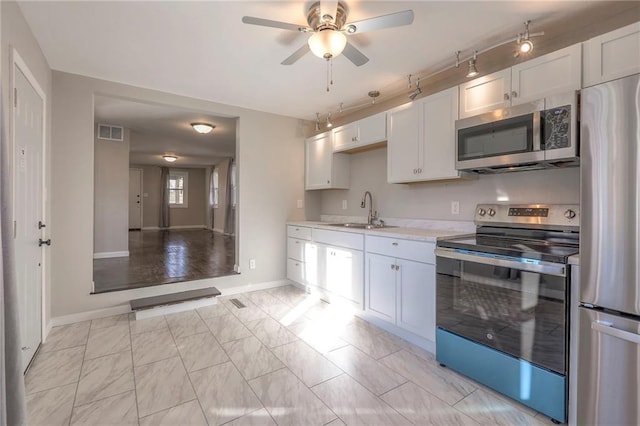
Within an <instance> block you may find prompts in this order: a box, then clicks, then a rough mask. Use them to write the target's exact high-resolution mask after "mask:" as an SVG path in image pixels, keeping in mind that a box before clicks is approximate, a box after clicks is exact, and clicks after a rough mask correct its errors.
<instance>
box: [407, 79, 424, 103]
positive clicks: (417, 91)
mask: <svg viewBox="0 0 640 426" xmlns="http://www.w3.org/2000/svg"><path fill="white" fill-rule="evenodd" d="M420 93H422V89H421V88H420V80H416V88H415V89H413V90H412V91H411V92H410V93H409V99H411V100H414V99H415V98H416V96H418V95H419V94H420Z"/></svg>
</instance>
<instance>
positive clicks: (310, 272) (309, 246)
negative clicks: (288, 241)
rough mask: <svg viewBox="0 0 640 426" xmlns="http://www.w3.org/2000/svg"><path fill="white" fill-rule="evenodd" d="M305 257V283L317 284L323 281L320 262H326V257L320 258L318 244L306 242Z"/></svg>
mask: <svg viewBox="0 0 640 426" xmlns="http://www.w3.org/2000/svg"><path fill="white" fill-rule="evenodd" d="M304 258H305V260H306V261H305V262H304V268H303V277H304V282H305V284H309V285H315V286H317V285H318V284H319V283H320V281H321V277H320V272H321V269H320V268H319V264H320V263H321V262H324V258H322V259H321V258H320V251H319V250H318V245H317V244H314V243H311V242H306V243H305V244H304Z"/></svg>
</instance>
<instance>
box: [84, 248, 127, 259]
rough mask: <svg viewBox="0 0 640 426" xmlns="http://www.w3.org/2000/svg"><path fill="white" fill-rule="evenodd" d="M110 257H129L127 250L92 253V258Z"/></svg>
mask: <svg viewBox="0 0 640 426" xmlns="http://www.w3.org/2000/svg"><path fill="white" fill-rule="evenodd" d="M111 257H129V251H128V250H127V251H103V252H101V253H93V258H94V259H108V258H111Z"/></svg>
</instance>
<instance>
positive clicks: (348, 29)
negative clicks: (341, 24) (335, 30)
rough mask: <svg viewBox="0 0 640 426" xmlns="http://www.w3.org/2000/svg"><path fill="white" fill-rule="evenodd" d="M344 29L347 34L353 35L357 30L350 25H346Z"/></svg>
mask: <svg viewBox="0 0 640 426" xmlns="http://www.w3.org/2000/svg"><path fill="white" fill-rule="evenodd" d="M345 29H346V30H347V32H348V33H349V34H353V33H355V32H356V30H357V29H358V28H356V26H355V25H353V24H350V25H347V27H346V28H345Z"/></svg>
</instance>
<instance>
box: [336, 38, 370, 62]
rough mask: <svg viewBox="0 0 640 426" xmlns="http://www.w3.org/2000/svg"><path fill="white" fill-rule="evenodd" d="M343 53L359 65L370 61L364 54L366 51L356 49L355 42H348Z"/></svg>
mask: <svg viewBox="0 0 640 426" xmlns="http://www.w3.org/2000/svg"><path fill="white" fill-rule="evenodd" d="M342 54H343V55H344V56H346V57H347V59H348V60H350V61H351V62H353V64H354V65H355V66H357V67H359V66H361V65H364V64H366V63H367V62H369V58H367V57H366V56H364V53H362V52H361V51H359V50H358V49H356V48H355V47H354V46H353V44H351V43H349V42H347V45H346V46H345V48H344V50H343V51H342Z"/></svg>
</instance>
